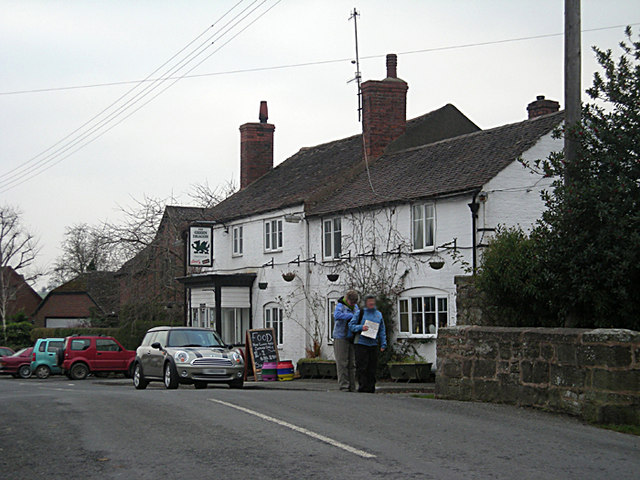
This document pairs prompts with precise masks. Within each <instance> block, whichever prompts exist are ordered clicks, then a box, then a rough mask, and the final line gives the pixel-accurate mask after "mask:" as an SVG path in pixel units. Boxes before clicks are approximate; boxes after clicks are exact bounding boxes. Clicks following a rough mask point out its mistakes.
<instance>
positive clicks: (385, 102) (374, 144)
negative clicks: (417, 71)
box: [361, 54, 409, 160]
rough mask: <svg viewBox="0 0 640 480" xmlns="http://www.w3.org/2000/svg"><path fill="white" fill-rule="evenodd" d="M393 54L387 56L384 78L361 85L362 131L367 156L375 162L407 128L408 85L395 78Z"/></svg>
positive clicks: (395, 64)
mask: <svg viewBox="0 0 640 480" xmlns="http://www.w3.org/2000/svg"><path fill="white" fill-rule="evenodd" d="M397 64H398V58H397V56H396V55H395V54H389V55H387V78H385V79H384V80H382V81H377V80H368V81H366V82H364V83H363V84H362V87H361V92H362V131H363V133H364V146H365V149H366V153H367V157H368V158H369V159H370V160H375V159H376V158H378V157H379V156H381V155H382V154H383V153H384V150H385V149H386V148H387V147H388V146H389V144H390V143H391V142H393V141H394V140H395V139H396V138H398V137H399V136H400V135H402V134H403V133H404V132H405V130H406V127H407V90H408V88H409V86H408V85H407V82H405V81H404V80H401V79H399V78H398V75H397V73H396V67H397Z"/></svg>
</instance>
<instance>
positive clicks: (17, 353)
mask: <svg viewBox="0 0 640 480" xmlns="http://www.w3.org/2000/svg"><path fill="white" fill-rule="evenodd" d="M27 350H29V349H28V348H23V349H22V350H18V351H17V352H16V353H14V354H13V355H11V356H12V357H19V356H20V355H22V354H23V353H24V352H26V351H27Z"/></svg>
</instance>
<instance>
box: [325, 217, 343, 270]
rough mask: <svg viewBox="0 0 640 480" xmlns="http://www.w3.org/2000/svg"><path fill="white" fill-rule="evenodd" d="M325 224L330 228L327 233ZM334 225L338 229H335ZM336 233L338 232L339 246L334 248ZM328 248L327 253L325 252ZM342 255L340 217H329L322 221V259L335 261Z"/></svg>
mask: <svg viewBox="0 0 640 480" xmlns="http://www.w3.org/2000/svg"><path fill="white" fill-rule="evenodd" d="M327 224H329V226H330V230H329V231H327V228H326V226H327ZM336 225H337V226H339V227H340V228H339V229H337V228H336ZM336 232H340V237H338V238H340V245H339V248H336V244H337V242H336V240H337V238H336ZM327 233H328V234H329V241H328V242H327ZM327 247H329V251H327ZM341 255H342V217H329V218H323V219H322V258H323V259H325V260H337V259H339V258H340V257H341Z"/></svg>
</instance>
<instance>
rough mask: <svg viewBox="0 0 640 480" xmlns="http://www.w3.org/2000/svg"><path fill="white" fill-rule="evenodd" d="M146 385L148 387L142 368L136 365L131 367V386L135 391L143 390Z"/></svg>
mask: <svg viewBox="0 0 640 480" xmlns="http://www.w3.org/2000/svg"><path fill="white" fill-rule="evenodd" d="M147 385H149V382H148V381H147V380H146V379H145V378H144V374H143V373H142V366H141V365H140V364H139V363H136V364H135V366H134V367H133V386H134V387H136V390H144V389H145V388H147Z"/></svg>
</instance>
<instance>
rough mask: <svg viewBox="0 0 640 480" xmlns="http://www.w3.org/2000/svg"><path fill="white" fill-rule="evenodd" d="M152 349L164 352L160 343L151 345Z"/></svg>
mask: <svg viewBox="0 0 640 480" xmlns="http://www.w3.org/2000/svg"><path fill="white" fill-rule="evenodd" d="M151 348H155V349H157V350H162V345H160V342H153V343H152V344H151Z"/></svg>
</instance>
